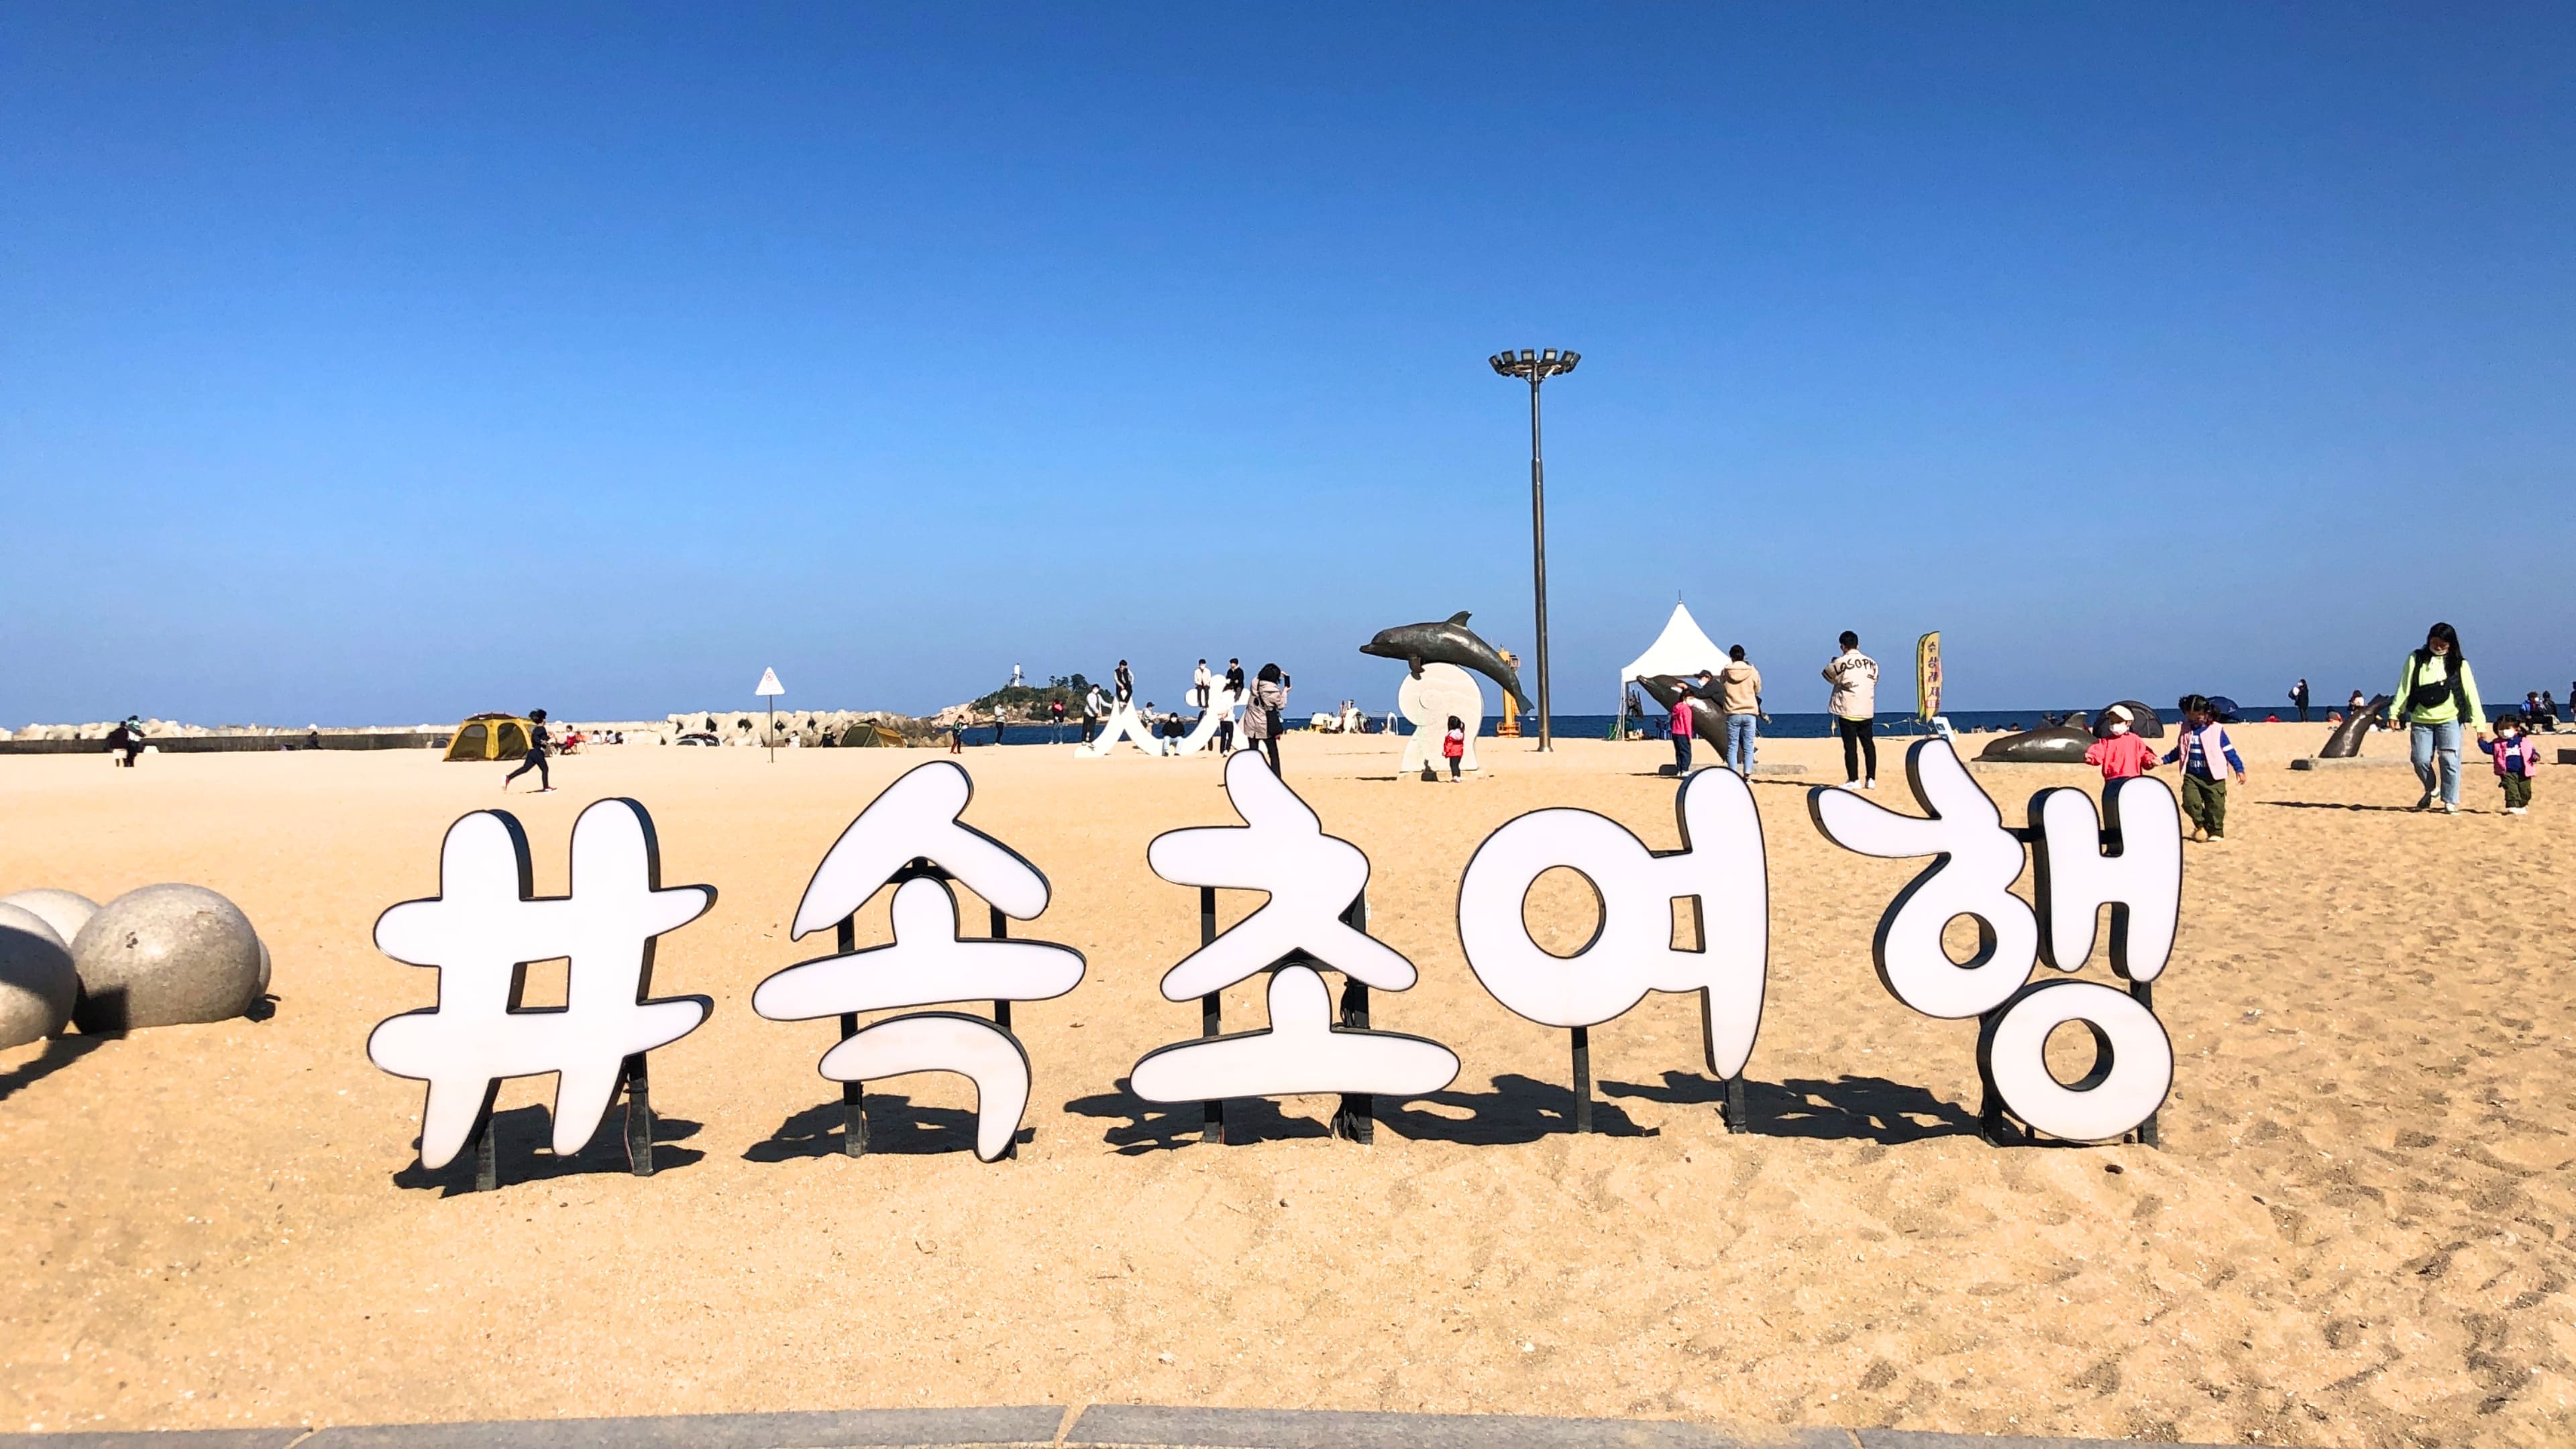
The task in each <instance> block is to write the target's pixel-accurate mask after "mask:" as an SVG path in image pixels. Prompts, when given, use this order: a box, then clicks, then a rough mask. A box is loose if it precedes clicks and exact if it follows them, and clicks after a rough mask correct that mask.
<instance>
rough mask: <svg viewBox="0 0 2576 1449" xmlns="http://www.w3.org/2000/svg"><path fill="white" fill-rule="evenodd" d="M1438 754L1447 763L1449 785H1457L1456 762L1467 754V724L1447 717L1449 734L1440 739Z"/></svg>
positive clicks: (1454, 716) (1456, 717)
mask: <svg viewBox="0 0 2576 1449" xmlns="http://www.w3.org/2000/svg"><path fill="white" fill-rule="evenodd" d="M1440 753H1441V755H1442V756H1444V757H1445V758H1447V760H1448V761H1449V783H1450V784H1452V785H1455V784H1457V783H1458V762H1459V761H1460V760H1461V759H1463V758H1465V757H1466V754H1467V722H1466V721H1465V720H1463V719H1460V718H1458V716H1456V715H1454V714H1453V715H1451V716H1449V732H1448V733H1447V734H1444V735H1442V736H1441V737H1440Z"/></svg>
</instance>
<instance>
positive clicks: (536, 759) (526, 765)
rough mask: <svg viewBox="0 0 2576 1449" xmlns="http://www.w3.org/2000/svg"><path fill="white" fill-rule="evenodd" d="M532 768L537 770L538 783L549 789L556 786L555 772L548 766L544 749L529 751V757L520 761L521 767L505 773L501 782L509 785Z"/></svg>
mask: <svg viewBox="0 0 2576 1449" xmlns="http://www.w3.org/2000/svg"><path fill="white" fill-rule="evenodd" d="M530 770H534V771H536V772H537V783H538V784H540V785H543V786H545V787H547V788H548V789H552V788H553V787H554V783H555V780H554V772H552V771H550V770H548V769H547V768H546V752H545V751H543V750H530V751H528V755H527V758H526V759H523V760H521V761H519V768H517V769H515V770H512V771H511V772H510V773H508V774H506V775H503V776H502V777H501V783H502V784H504V785H507V784H509V783H510V782H511V781H512V780H515V779H517V778H519V777H520V776H521V775H524V774H526V773H528V772H529V771H530Z"/></svg>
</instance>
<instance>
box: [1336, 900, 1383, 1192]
mask: <svg viewBox="0 0 2576 1449" xmlns="http://www.w3.org/2000/svg"><path fill="white" fill-rule="evenodd" d="M1342 924H1344V925H1346V926H1348V927H1350V928H1351V929H1352V930H1354V931H1358V932H1360V933H1362V934H1363V935H1365V934H1366V933H1367V931H1368V892H1367V891H1365V890H1364V891H1362V892H1360V894H1359V896H1358V898H1357V899H1355V900H1353V901H1352V902H1351V904H1350V906H1349V908H1348V909H1346V910H1344V911H1343V912H1342ZM1341 1024H1342V1025H1343V1026H1344V1027H1347V1028H1350V1029H1353V1030H1357V1031H1366V1030H1368V1024H1369V989H1368V983H1367V982H1365V981H1362V980H1359V979H1357V978H1356V977H1351V976H1344V977H1343V978H1342V1023H1341ZM1333 1135H1334V1136H1336V1137H1344V1138H1348V1139H1349V1140H1351V1141H1353V1142H1356V1143H1358V1144H1360V1145H1361V1146H1362V1147H1366V1146H1368V1145H1370V1144H1371V1143H1373V1142H1375V1141H1376V1140H1377V1101H1376V1099H1375V1098H1374V1097H1372V1096H1371V1095H1370V1094H1368V1093H1366V1092H1345V1093H1343V1094H1342V1105H1341V1107H1340V1109H1339V1110H1337V1111H1335V1112H1334V1113H1333Z"/></svg>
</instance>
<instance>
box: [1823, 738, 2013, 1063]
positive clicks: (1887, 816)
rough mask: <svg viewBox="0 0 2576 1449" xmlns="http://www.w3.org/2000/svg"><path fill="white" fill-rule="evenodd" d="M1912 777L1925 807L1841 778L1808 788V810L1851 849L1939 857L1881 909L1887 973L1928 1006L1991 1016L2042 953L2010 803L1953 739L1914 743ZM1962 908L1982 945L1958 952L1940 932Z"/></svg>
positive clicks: (1901, 995)
mask: <svg viewBox="0 0 2576 1449" xmlns="http://www.w3.org/2000/svg"><path fill="white" fill-rule="evenodd" d="M1905 778H1906V781H1907V783H1908V784H1910V785H1912V786H1913V789H1914V798H1915V800H1916V801H1917V802H1918V803H1919V804H1921V805H1922V807H1923V811H1924V814H1923V816H1921V817H1916V816H1912V815H1900V814H1898V813H1896V812H1895V811H1893V810H1888V809H1885V808H1883V807H1881V806H1878V805H1873V804H1871V803H1870V802H1869V801H1866V800H1863V799H1861V798H1860V797H1859V796H1858V795H1855V794H1853V793H1851V792H1850V791H1848V790H1837V789H1832V788H1820V789H1815V790H1810V791H1808V792H1807V810H1808V813H1809V814H1810V815H1812V816H1814V817H1815V821H1816V828H1818V829H1819V830H1822V831H1823V832H1824V833H1825V836H1826V838H1827V839H1829V840H1832V841H1833V842H1834V843H1835V844H1837V845H1840V846H1841V847H1842V848H1843V849H1845V850H1851V851H1857V852H1859V853H1860V854H1862V855H1879V856H1899V857H1902V856H1915V855H1929V856H1933V857H1936V858H1935V859H1934V860H1933V862H1932V864H1931V865H1930V866H1929V867H1927V868H1926V869H1925V870H1924V872H1923V873H1922V874H1921V875H1918V876H1916V877H1915V878H1914V880H1913V882H1912V883H1911V884H1909V885H1908V886H1906V888H1905V889H1904V890H1903V891H1901V892H1899V893H1898V894H1897V897H1896V900H1895V902H1894V903H1893V904H1891V905H1890V906H1889V907H1888V908H1887V913H1886V914H1885V915H1883V916H1881V917H1880V918H1879V923H1878V937H1877V939H1876V941H1875V942H1873V954H1874V956H1875V957H1876V959H1877V962H1878V979H1879V980H1880V981H1881V982H1884V983H1885V984H1886V986H1887V989H1888V992H1889V994H1891V995H1893V996H1894V997H1895V998H1896V999H1897V1000H1899V1001H1902V1002H1904V1003H1905V1004H1906V1005H1908V1006H1910V1007H1913V1008H1914V1009H1915V1010H1916V1011H1919V1012H1922V1013H1923V1014H1924V1015H1926V1016H1939V1017H1950V1018H1957V1017H1966V1016H1982V1015H1984V1014H1985V1013H1987V1012H1989V1011H1992V1010H1994V1009H1995V1008H1996V1007H1998V1006H2001V1005H2002V1004H2003V1002H2004V999H2005V998H2006V997H2008V996H2011V995H2012V994H2013V993H2014V992H2015V991H2017V990H2019V989H2020V988H2021V984H2022V983H2023V982H2024V981H2027V980H2029V979H2030V966H2031V962H2032V961H2033V960H2035V959H2037V957H2038V954H2039V924H2038V922H2037V921H2035V920H2034V919H2032V916H2031V912H2030V907H2029V906H2028V905H2027V904H2025V903H2024V902H2023V901H2022V899H2021V897H2019V896H2016V895H2014V894H2013V893H2012V884H2013V882H2014V881H2016V880H2019V879H2020V878H2021V867H2022V854H2021V841H2020V840H2019V839H2017V838H2015V836H2014V835H2013V833H2012V832H2011V831H2009V830H2006V829H2005V828H2004V818H2003V813H2002V812H2001V811H1999V810H1997V809H1996V808H1995V802H1994V801H1993V800H1992V799H1990V798H1988V797H1987V795H1986V792H1985V791H1984V790H1983V789H1980V788H1979V787H1978V785H1977V782H1976V781H1975V780H1974V779H1972V778H1970V776H1969V774H1968V767H1967V766H1965V765H1962V764H1960V763H1959V757H1958V755H1956V754H1955V753H1953V752H1952V751H1951V749H1950V746H1949V743H1948V742H1947V741H1944V740H1923V741H1919V742H1917V743H1916V744H1914V745H1913V746H1912V747H1910V748H1908V749H1907V750H1906V752H1905ZM1961 916H1966V917H1968V918H1969V919H1971V920H1974V921H1975V922H1976V923H1977V944H1978V949H1977V954H1976V955H1975V956H1973V957H1971V958H1969V959H1968V960H1966V961H1953V960H1951V959H1950V953H1949V951H1948V950H1947V949H1946V948H1944V947H1943V946H1942V944H1941V932H1942V930H1943V928H1945V927H1947V926H1948V925H1949V924H1950V923H1951V922H1952V921H1954V920H1957V919H1958V918H1959V917H1961Z"/></svg>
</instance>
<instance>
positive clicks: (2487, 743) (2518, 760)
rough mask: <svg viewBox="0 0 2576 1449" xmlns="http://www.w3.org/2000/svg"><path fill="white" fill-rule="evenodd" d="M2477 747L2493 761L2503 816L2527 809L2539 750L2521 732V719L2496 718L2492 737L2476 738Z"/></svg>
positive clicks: (2527, 811)
mask: <svg viewBox="0 0 2576 1449" xmlns="http://www.w3.org/2000/svg"><path fill="white" fill-rule="evenodd" d="M2478 748H2479V749H2480V750H2482V751H2484V752H2485V753H2486V754H2488V755H2489V756H2491V757H2493V758H2494V760H2495V772H2496V780H2497V781H2498V782H2499V783H2501V784H2502V785H2503V786H2504V813H2505V814H2507V815H2522V814H2527V813H2529V811H2530V809H2531V772H2532V771H2534V770H2537V769H2539V768H2540V749H2539V747H2538V746H2536V745H2534V744H2533V743H2532V742H2531V736H2529V735H2527V734H2524V733H2523V732H2522V716H2520V715H2513V714H2500V715H2497V716H2496V722H2495V738H2493V739H2489V738H2487V737H2486V736H2485V735H2480V736H2478Z"/></svg>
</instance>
